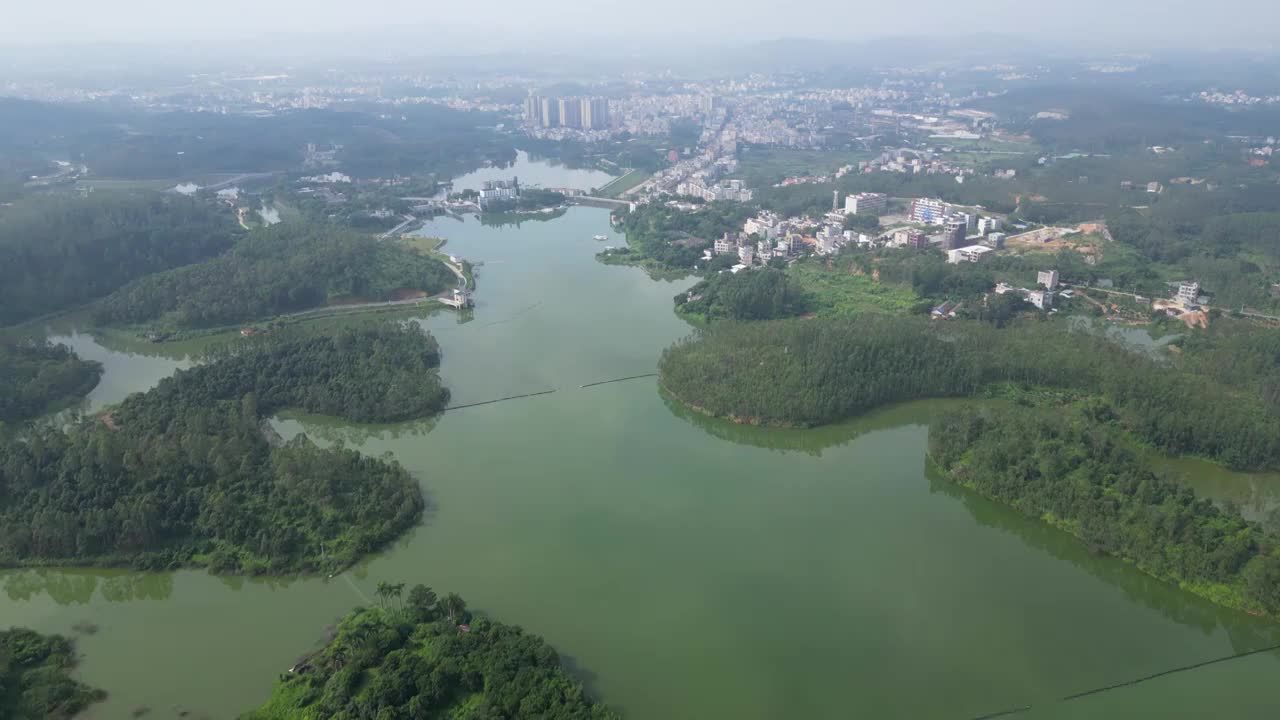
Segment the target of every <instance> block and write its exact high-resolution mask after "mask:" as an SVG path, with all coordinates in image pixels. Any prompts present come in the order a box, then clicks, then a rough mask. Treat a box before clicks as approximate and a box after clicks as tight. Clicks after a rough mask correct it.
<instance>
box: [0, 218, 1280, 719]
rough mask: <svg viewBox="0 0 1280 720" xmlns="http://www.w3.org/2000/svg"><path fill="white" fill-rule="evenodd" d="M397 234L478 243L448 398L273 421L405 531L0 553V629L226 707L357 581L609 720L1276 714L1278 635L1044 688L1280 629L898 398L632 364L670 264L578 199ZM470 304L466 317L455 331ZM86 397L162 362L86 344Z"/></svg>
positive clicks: (127, 683) (131, 701)
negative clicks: (189, 552) (604, 256)
mask: <svg viewBox="0 0 1280 720" xmlns="http://www.w3.org/2000/svg"><path fill="white" fill-rule="evenodd" d="M422 232H423V233H426V234H431V235H440V236H444V237H447V238H448V239H449V246H448V248H449V252H451V253H454V254H458V255H461V256H463V257H466V258H468V259H470V260H472V261H474V262H477V263H482V264H481V265H480V266H479V268H478V271H477V273H478V276H479V282H480V292H479V294H478V296H477V301H478V307H477V308H476V310H475V312H474V314H473V315H470V316H468V317H465V318H460V317H459V316H456V315H453V314H438V315H434V316H432V317H429V318H426V319H423V320H421V322H423V323H424V324H425V325H426V326H428V327H429V328H430V329H431V330H432V331H433V332H435V333H436V334H437V336H438V337H439V339H440V342H441V344H442V346H443V349H444V363H443V366H442V373H443V375H444V378H445V380H446V382H447V383H448V385H449V386H450V387H451V388H452V390H453V392H454V397H455V401H456V402H457V403H468V402H479V401H483V400H488V399H493V398H499V397H504V396H508V395H514V394H521V393H529V392H538V391H543V390H555V391H556V392H554V393H553V394H549V395H542V396H539V397H535V398H528V399H523V400H515V401H510V402H503V403H497V404H492V405H485V406H482V407H475V408H468V409H462V410H457V411H454V412H450V413H447V414H446V415H444V416H442V417H440V418H435V419H430V420H424V421H419V422H415V423H408V424H403V425H395V426H384V427H362V426H354V425H351V424H348V423H341V422H336V421H334V420H332V419H325V418H312V417H304V416H296V415H289V416H286V417H284V418H281V419H278V420H277V425H278V426H279V427H280V429H281V430H282V431H283V432H285V433H295V432H306V433H307V434H308V435H310V436H312V437H313V438H315V439H316V440H317V441H319V442H336V441H342V442H345V443H347V444H348V445H349V446H358V447H360V448H362V449H363V450H365V451H367V452H369V453H374V454H381V453H384V452H391V453H393V454H394V455H395V456H396V457H397V458H398V459H399V460H400V461H401V462H402V463H404V464H405V466H406V467H408V468H409V469H410V470H412V471H413V472H414V473H415V474H416V475H417V476H418V477H419V478H420V479H421V481H422V484H423V487H424V488H425V489H426V492H427V494H428V497H429V499H430V504H431V509H430V511H429V513H428V517H427V519H426V521H425V522H424V523H423V525H422V526H421V527H419V528H417V529H416V530H415V531H413V532H412V533H411V534H410V535H409V536H408V537H406V538H404V539H403V540H402V541H401V542H399V543H397V544H396V545H395V546H394V547H393V548H391V549H390V550H388V551H387V552H385V553H383V554H382V555H380V556H378V557H376V558H374V559H372V560H371V561H369V562H368V563H366V564H365V565H363V566H361V567H359V568H356V569H355V570H353V571H351V572H349V573H346V574H344V575H342V576H340V577H338V578H334V579H329V580H325V579H305V580H256V579H238V578H235V579H230V578H219V577H213V576H210V575H208V574H206V573H204V572H199V571H185V572H178V573H165V574H139V573H127V572H113V573H104V572H82V571H57V570H32V571H22V572H8V573H2V574H0V588H3V592H2V593H0V618H2V619H3V623H4V624H10V623H12V624H16V625H27V626H31V627H35V628H37V629H40V630H44V631H54V632H63V633H72V632H73V630H72V626H73V625H75V624H77V623H83V622H88V623H93V624H95V625H96V627H97V629H96V632H94V633H92V634H84V633H82V634H81V637H80V640H79V642H80V649H81V651H82V652H83V654H84V656H85V661H84V664H83V666H82V670H81V675H82V677H83V679H85V680H86V681H88V682H90V683H93V684H95V685H99V686H101V687H104V688H106V689H107V690H109V691H110V692H111V699H110V700H109V701H108V702H107V703H106V704H104V705H103V706H101V707H100V708H98V709H96V710H95V711H94V712H93V713H92V717H95V718H126V717H129V716H130V713H131V712H132V711H133V710H135V709H136V708H140V707H149V708H152V713H151V715H149V716H148V717H174V716H176V715H177V714H178V713H179V712H182V711H189V712H190V713H191V714H190V715H189V717H211V718H230V717H234V716H235V715H236V713H237V712H239V711H242V710H245V709H247V708H250V707H253V706H254V705H256V704H258V703H260V702H261V701H262V700H264V699H265V698H266V696H267V695H268V693H269V692H270V689H271V684H272V682H273V680H274V679H275V678H276V676H277V675H278V674H279V673H280V672H282V671H283V670H284V669H285V668H287V667H289V665H290V664H291V663H292V662H293V660H294V659H295V658H297V657H298V656H299V655H301V654H302V653H304V652H305V651H307V650H309V649H311V648H313V647H315V646H316V643H317V642H318V641H319V638H320V637H321V635H322V633H323V631H324V628H325V626H326V625H327V624H329V623H332V622H333V621H334V620H335V619H336V618H338V617H339V616H340V615H341V614H343V613H344V612H346V611H347V610H349V609H350V608H351V607H353V606H354V605H356V604H360V603H363V602H365V601H366V600H367V599H368V598H369V597H370V596H372V591H373V588H374V587H375V586H376V584H377V583H378V582H379V581H392V582H401V581H403V582H407V583H410V584H413V583H417V582H426V583H428V584H430V585H432V586H434V587H435V588H436V589H437V590H438V591H444V592H448V591H457V592H459V593H461V594H462V595H463V596H464V597H466V598H467V600H468V601H469V603H470V604H471V605H472V606H473V607H474V608H476V609H479V610H482V611H485V612H489V613H492V614H493V615H495V616H497V617H499V618H501V619H503V620H507V621H510V622H515V623H520V624H523V625H526V626H527V627H529V628H530V629H532V630H533V631H535V632H537V633H540V634H542V635H544V636H545V637H546V638H547V639H548V640H550V641H551V642H552V643H554V644H555V645H556V646H557V647H558V648H559V649H560V650H561V651H562V652H563V653H564V654H565V655H566V656H568V657H569V658H570V659H571V661H572V663H573V664H574V666H576V667H577V668H579V669H580V670H581V672H582V674H583V677H584V678H585V680H586V682H587V683H588V685H589V686H590V687H591V688H592V689H593V690H594V691H596V692H598V693H600V694H601V695H603V697H604V698H606V699H607V700H608V701H609V702H610V703H612V704H614V705H615V706H616V707H618V708H619V709H621V710H622V711H624V712H625V713H626V715H627V716H628V717H629V718H634V719H641V720H648V719H654V720H660V719H667V718H748V719H754V718H851V717H864V718H957V719H963V718H972V717H976V716H980V715H983V714H986V713H992V712H996V711H999V710H1003V709H1007V708H1012V707H1019V706H1025V705H1031V706H1032V712H1031V714H1030V716H1032V717H1046V718H1060V717H1090V718H1095V717H1116V718H1129V717H1159V718H1169V717H1188V718H1190V717H1232V718H1252V717H1257V718H1274V717H1276V716H1277V708H1278V707H1280V662H1277V661H1278V660H1280V658H1278V657H1277V655H1276V654H1275V653H1271V654H1264V655H1258V656H1254V657H1252V658H1249V659H1246V660H1241V661H1236V662H1233V663H1225V664H1221V665H1215V666H1212V667H1210V668H1207V669H1204V670H1200V671H1196V672H1192V673H1184V674H1180V675H1173V676H1168V677H1165V678H1162V679H1160V680H1158V681H1153V682H1151V683H1147V684H1144V685H1139V686H1136V687H1133V688H1128V689H1125V690H1120V691H1115V692H1111V693H1105V694H1102V695H1097V696H1093V697H1091V698H1088V699H1085V700H1080V701H1075V702H1071V703H1061V702H1057V700H1058V698H1061V697H1063V696H1065V695H1068V694H1072V693H1075V692H1079V691H1082V690H1087V689H1090V688H1094V687H1098V686H1103V685H1109V684H1112V683H1116V682H1120V681H1124V680H1128V679H1131V678H1136V677H1140V676H1143V675H1147V674H1151V673H1155V672H1158V671H1161V670H1165V669H1168V668H1171V667H1175V666H1179V665H1184V664H1190V663H1196V662H1200V661H1203V660H1206V659H1210V658H1214V657H1218V656H1222V655H1228V654H1233V653H1237V652H1242V651H1247V650H1251V649H1254V648H1259V647H1263V646H1265V645H1269V644H1275V643H1277V642H1280V633H1278V632H1277V629H1276V627H1275V626H1272V625H1270V624H1267V623H1263V622H1260V621H1257V620H1255V619H1253V618H1250V617H1248V616H1246V615H1243V614H1239V613H1234V612H1230V611H1227V610H1223V609H1220V608H1218V607H1216V606H1213V605H1211V604H1209V603H1207V602H1204V601H1201V600H1198V599H1196V598H1195V597H1193V596H1190V595H1188V594H1185V593H1182V592H1180V591H1177V590H1175V589H1173V588H1171V587H1169V586H1167V585H1164V584H1162V583H1159V582H1156V581H1155V580H1152V579H1151V578H1148V577H1147V576H1145V575H1142V574H1140V573H1138V572H1136V571H1134V570H1133V569H1132V568H1131V567H1129V566H1127V565H1125V564H1123V563H1120V562H1116V561H1113V560H1109V559H1105V558H1097V557H1093V556H1090V555H1089V554H1088V553H1086V552H1085V551H1084V550H1083V549H1082V548H1081V547H1080V546H1079V545H1077V544H1076V543H1075V542H1074V541H1072V540H1071V539H1070V538H1068V537H1065V536H1063V535H1061V534H1060V533H1057V532H1056V531H1053V530H1051V529H1049V528H1046V527H1044V526H1043V525H1041V524H1038V523H1034V522H1030V521H1026V520H1024V519H1022V518H1020V517H1018V516H1016V515H1014V514H1013V513H1011V512H1009V511H1008V510H1006V509H1005V508H1003V507H1000V506H997V505H994V504H992V503H989V502H986V501H984V500H982V499H981V498H978V497H975V496H973V495H971V494H968V493H966V492H963V491H961V490H959V489H957V488H955V487H954V486H952V485H950V484H948V483H947V482H945V481H942V480H940V479H938V478H936V477H932V476H931V474H930V473H929V472H928V471H927V470H926V464H925V457H924V452H925V444H926V423H927V422H928V419H929V417H930V415H931V414H932V413H933V412H936V410H937V409H938V408H939V407H942V406H943V403H933V402H928V403H916V404H909V405H904V406H900V407H896V408H892V409H890V410H887V411H884V412H880V413H876V414H873V415H871V416H868V417H865V418H861V419H859V420H858V421H855V422H851V423H846V424H843V425H839V426H834V427H828V428H823V429H819V430H814V431H779V430H763V429H758V428H744V427H738V426H734V425H730V424H726V423H720V422H716V421H710V420H707V419H704V418H700V417H696V416H693V415H691V414H690V413H688V412H686V411H684V410H683V409H682V408H680V407H678V406H675V405H673V404H671V403H669V402H668V401H667V400H665V399H664V398H663V396H662V395H661V393H659V392H658V389H657V387H656V384H655V382H654V379H653V378H642V379H638V380H631V381H627V382H620V383H614V384H607V385H600V386H596V387H591V388H582V387H580V386H581V385H583V384H587V383H592V382H596V381H600V380H607V379H610V378H618V377H625V376H631V375H638V374H643V373H649V372H653V371H654V369H655V366H656V364H657V361H658V357H659V355H660V353H661V350H662V348H663V347H665V346H666V345H668V344H669V343H670V342H672V341H674V340H676V339H677V338H679V337H682V336H683V335H685V334H687V332H688V329H687V326H685V325H684V324H683V323H682V322H681V321H679V320H678V319H677V318H676V317H675V316H674V314H673V313H672V312H671V302H670V300H671V297H672V296H673V295H675V294H676V293H677V292H679V291H680V290H682V289H683V288H685V287H686V286H687V285H688V284H689V281H681V282H674V283H672V282H660V281H653V280H650V279H649V278H648V277H646V276H645V275H644V273H642V272H640V271H639V270H635V269H632V268H625V267H610V266H604V265H600V264H598V263H596V262H595V261H594V259H593V257H592V256H593V254H594V253H595V252H596V251H597V250H598V249H599V247H600V245H601V243H597V242H595V241H593V240H592V239H591V238H592V236H593V235H596V234H600V233H604V234H609V235H610V238H611V239H610V242H612V243H613V244H621V238H618V237H616V236H613V235H612V234H611V233H610V231H609V224H608V215H607V213H606V212H605V211H603V210H597V209H591V208H573V209H571V210H570V211H569V212H568V214H566V215H565V216H564V217H562V218H560V219H558V220H555V221H552V222H546V223H526V224H524V225H523V226H522V227H520V228H518V229H517V228H514V227H485V226H482V225H481V224H479V223H478V222H475V221H474V220H466V221H458V220H444V219H442V220H439V221H436V222H435V223H432V224H429V225H428V226H427V227H425V228H424V229H423V230H422ZM464 320H465V321H464ZM63 337H64V339H67V340H68V341H70V342H71V343H72V344H73V345H74V346H75V347H76V349H77V351H79V352H81V354H82V355H84V356H86V357H93V358H96V359H102V360H103V361H104V362H105V363H106V365H107V376H106V377H105V378H104V382H103V386H102V387H100V388H99V390H97V391H95V396H94V398H92V399H91V402H92V403H94V404H95V405H97V406H100V405H101V404H102V403H110V402H114V401H117V400H119V399H120V398H121V397H123V395H124V394H125V393H127V392H130V391H133V390H141V389H144V388H146V387H149V386H150V385H152V384H154V383H155V382H156V381H157V380H158V379H159V378H161V377H163V376H164V375H166V374H168V373H170V372H172V371H173V370H174V369H175V368H176V367H179V366H180V365H181V364H182V362H183V361H175V360H169V359H164V358H152V357H147V356H144V355H140V354H129V353H118V352H113V351H108V350H106V349H105V348H104V347H102V346H101V345H98V344H96V343H95V342H94V341H93V340H92V339H90V338H88V337H87V336H85V335H65V336H63Z"/></svg>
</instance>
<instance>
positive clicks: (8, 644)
mask: <svg viewBox="0 0 1280 720" xmlns="http://www.w3.org/2000/svg"><path fill="white" fill-rule="evenodd" d="M75 666H76V653H75V648H73V647H72V645H71V641H70V640H68V639H66V638H64V637H62V636H60V635H41V634H39V633H37V632H34V631H32V630H26V629H23V628H14V629H10V630H0V717H3V718H7V719H9V720H70V719H71V718H73V717H75V716H77V715H79V714H80V713H81V711H83V710H84V709H85V708H87V707H89V706H90V705H92V704H93V703H95V702H98V701H100V700H102V699H103V698H105V697H106V693H104V692H103V691H101V690H95V689H93V688H90V687H88V686H86V685H82V684H81V683H78V682H76V681H75V680H73V679H72V678H71V671H72V670H73V669H74V668H75Z"/></svg>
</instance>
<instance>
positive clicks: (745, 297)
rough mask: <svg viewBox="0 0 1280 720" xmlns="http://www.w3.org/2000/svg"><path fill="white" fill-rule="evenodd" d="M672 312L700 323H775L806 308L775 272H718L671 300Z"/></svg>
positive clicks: (800, 294)
mask: <svg viewBox="0 0 1280 720" xmlns="http://www.w3.org/2000/svg"><path fill="white" fill-rule="evenodd" d="M675 302H676V311H677V312H679V313H680V314H682V315H684V316H686V317H689V318H695V319H699V320H703V321H711V320H722V319H728V320H775V319H777V318H784V317H792V316H795V315H800V314H802V313H804V312H805V310H806V309H807V308H808V304H809V303H808V300H807V298H806V297H805V296H804V293H803V292H802V291H801V290H800V288H799V287H798V286H797V285H796V283H795V282H794V281H792V280H791V279H790V278H789V277H787V273H786V272H785V271H783V270H779V269H776V268H761V269H758V270H745V271H742V272H738V273H731V272H721V273H716V274H715V275H712V276H711V277H709V278H707V279H706V280H703V281H702V282H700V283H698V284H697V285H694V286H693V287H692V288H690V289H689V290H688V292H683V293H680V294H679V295H676V297H675Z"/></svg>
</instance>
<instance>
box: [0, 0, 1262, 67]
mask: <svg viewBox="0 0 1280 720" xmlns="http://www.w3.org/2000/svg"><path fill="white" fill-rule="evenodd" d="M6 15H7V17H6V22H5V23H4V25H3V26H0V43H3V44H7V45H9V46H10V49H15V48H19V47H33V46H50V45H63V46H65V45H84V44H113V45H133V44H137V45H151V46H171V45H172V46H179V45H182V44H185V43H197V44H206V45H207V44H212V43H227V44H230V45H239V44H243V43H255V42H263V43H275V42H279V43H282V44H284V45H288V44H290V43H298V42H302V43H305V42H306V41H307V40H308V39H312V40H324V41H326V42H330V43H334V42H338V43H342V42H344V41H343V40H342V39H341V38H344V37H345V38H347V42H350V43H351V44H352V45H353V48H352V49H356V48H355V47H354V46H357V45H358V46H360V49H371V48H377V45H376V43H370V41H371V40H373V39H375V38H376V37H377V36H382V37H385V38H387V39H388V41H390V42H396V41H400V42H403V41H404V40H406V39H409V38H414V37H420V38H421V39H422V46H421V47H416V48H411V49H413V50H415V51H418V52H420V53H421V54H483V53H485V52H493V51H499V50H511V51H536V50H559V51H572V50H573V49H574V47H573V46H571V45H566V41H570V40H572V41H573V42H580V43H583V44H584V45H585V46H592V45H595V44H598V43H601V42H603V41H606V40H607V41H610V42H617V41H624V40H625V39H626V38H628V37H630V38H634V39H643V40H644V41H645V42H647V43H657V44H658V45H667V46H675V47H681V48H683V49H685V50H686V51H688V50H696V49H697V47H698V44H699V43H701V44H702V45H703V46H705V47H719V46H725V45H734V44H739V45H740V44H748V43H752V42H759V41H769V40H780V39H787V38H812V39H816V40H826V41H840V40H848V41H866V40H871V39H875V38H884V37H892V36H917V37H918V36H934V37H951V38H956V37H964V36H980V35H983V34H987V33H990V34H1010V35H1023V36H1028V37H1026V38H1025V39H1027V40H1029V41H1035V42H1040V41H1043V42H1044V45H1045V49H1046V50H1059V51H1061V50H1066V49H1070V48H1072V47H1079V48H1094V47H1097V48H1104V47H1105V48H1108V49H1113V50H1124V49H1126V48H1133V49H1135V50H1141V49H1151V48H1168V47H1184V48H1193V49H1241V48H1259V49H1260V48H1274V47H1275V43H1274V40H1273V39H1271V37H1270V35H1271V33H1270V30H1269V29H1270V28H1273V27H1275V26H1276V24H1277V23H1280V4H1277V3H1273V2H1265V1H1264V0H1221V2H1217V3H1203V2H1198V1H1196V0H1170V2H1163V3H1157V2H1155V1H1154V0H1136V1H1134V2H1126V3H1114V2H1107V1H1106V0H1078V1H1077V2H1072V3H1053V4H1049V5H1045V4H1037V3H1026V2H1018V1H1015V0H976V1H975V2H971V3H955V2H950V1H949V0H918V1H917V2H915V3H913V4H912V5H911V6H910V8H905V7H902V6H894V5H885V4H880V3H850V2H840V1H838V0H807V1H806V2H801V3H799V4H796V3H787V4H786V5H785V7H784V6H782V5H780V4H779V3H778V2H775V1H774V0H735V2H732V3H730V2H711V3H687V2H679V1H678V0H650V1H649V2H645V3H636V2H619V1H618V0H602V1H599V2H591V1H590V0H543V1H542V2H539V3H525V2H515V0H494V1H493V2H489V3H487V4H485V5H484V8H483V12H482V13H478V12H477V9H476V6H474V5H471V4H465V3H448V4H444V3H421V2H416V1H415V0H368V1H366V2H363V3H350V2H337V1H336V0H312V1H310V2H303V1H302V0H280V1H278V2H273V3H270V4H262V3H259V2H255V1H254V0H223V1H222V2H220V3H217V4H203V5H202V4H181V3H174V2H172V0H119V1H118V2H114V3H109V4H104V3H101V2H97V1H93V0H65V1H64V2H61V3H23V4H20V5H16V6H15V7H11V8H9V9H8V12H7V13H6ZM433 27H438V28H446V29H447V33H444V34H443V37H441V36H435V37H432V36H429V35H427V36H424V35H423V33H424V32H426V33H429V32H430V29H431V28H433ZM485 41H488V42H485ZM557 45H560V47H557ZM329 49H331V50H335V49H341V48H329ZM382 49H384V50H385V49H386V48H382Z"/></svg>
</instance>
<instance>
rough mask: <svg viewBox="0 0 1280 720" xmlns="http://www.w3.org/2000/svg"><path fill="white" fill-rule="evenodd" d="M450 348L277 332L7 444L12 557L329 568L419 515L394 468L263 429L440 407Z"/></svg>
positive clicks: (6, 524) (375, 334)
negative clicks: (306, 415)
mask: <svg viewBox="0 0 1280 720" xmlns="http://www.w3.org/2000/svg"><path fill="white" fill-rule="evenodd" d="M439 358H440V354H439V348H438V346H437V344H436V342H435V340H434V339H432V338H431V337H430V336H428V335H427V334H425V333H424V332H423V331H421V330H420V329H418V328H417V327H416V326H403V327H402V326H395V325H369V326H365V327H360V328H356V329H348V330H344V331H341V332H338V333H336V334H332V335H329V334H308V333H305V332H294V333H279V334H271V335H268V336H264V337H258V338H252V339H250V340H249V341H242V342H239V343H236V344H234V345H232V346H229V347H227V348H225V349H222V350H221V351H219V352H217V353H215V354H214V355H213V356H212V357H211V362H209V363H208V364H204V365H201V366H198V367H196V368H194V369H191V370H186V371H179V372H178V373H177V374H175V375H174V376H173V377H170V378H167V379H165V380H163V381H161V382H160V384H159V385H157V386H156V387H155V388H154V389H152V390H150V391H148V392H146V393H141V394H135V395H132V396H130V397H129V398H127V399H126V400H125V401H124V402H123V403H121V404H120V405H119V406H118V407H116V408H115V409H113V410H111V411H110V412H108V413H106V414H104V415H102V416H101V417H98V418H94V419H91V420H86V421H84V422H82V423H81V424H79V425H76V426H73V427H70V428H67V429H63V428H59V427H38V428H33V429H32V430H31V432H30V433H28V434H27V436H26V437H25V438H24V439H23V440H21V441H19V440H16V439H11V440H5V441H0V565H3V566H24V565H106V566H130V567H138V568H148V569H160V568H173V567H181V566H193V565H194V566H207V567H209V568H210V569H211V570H214V571H217V572H242V573H290V572H298V571H320V570H327V571H332V570H336V569H339V568H341V567H344V566H346V565H348V564H350V563H351V562H353V561H354V560H356V559H357V558H359V557H361V556H362V555H364V554H367V553H369V552H371V551H373V550H375V549H377V548H378V547H380V546H381V545H383V544H385V543H386V542H388V541H390V540H392V539H394V538H395V537H397V536H399V535H400V534H401V533H403V532H404V531H405V530H406V529H408V528H409V527H411V526H412V525H414V524H415V523H417V522H418V520H419V518H420V517H421V514H422V510H423V498H422V493H421V489H420V488H419V486H418V483H417V481H416V480H415V479H414V478H412V477H410V476H409V474H408V472H406V471H405V470H404V469H403V468H402V467H401V466H400V465H399V464H398V463H396V462H394V461H391V460H381V459H374V458H369V457H365V456H363V455H361V454H360V453H358V452H355V451H351V450H347V449H345V448H343V447H342V446H341V445H338V446H336V447H331V448H321V447H318V446H316V445H315V444H314V443H312V442H311V441H310V440H309V439H308V438H307V437H306V436H305V435H303V436H299V437H297V438H295V439H293V440H292V441H290V442H288V443H281V442H280V441H279V439H278V438H277V437H276V436H275V433H274V432H273V431H272V430H271V428H270V426H269V425H267V424H266V422H265V419H266V418H267V417H269V416H270V415H272V414H273V413H275V412H277V411H279V410H281V409H284V408H291V407H297V408H301V409H304V410H307V411H311V412H318V413H329V414H333V415H337V416H340V417H343V418H346V419H351V420H359V421H393V420H402V419H406V418H410V417H418V416H422V415H426V414H429V413H433V412H437V411H439V410H440V409H442V408H443V407H444V405H445V404H446V403H447V401H448V392H447V391H446V390H445V389H444V388H443V387H441V385H440V381H439V378H438V377H437V375H436V372H435V368H436V367H437V366H438V364H439Z"/></svg>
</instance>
